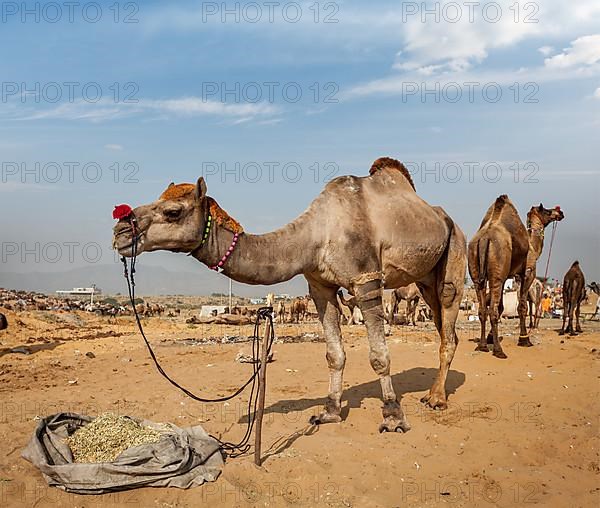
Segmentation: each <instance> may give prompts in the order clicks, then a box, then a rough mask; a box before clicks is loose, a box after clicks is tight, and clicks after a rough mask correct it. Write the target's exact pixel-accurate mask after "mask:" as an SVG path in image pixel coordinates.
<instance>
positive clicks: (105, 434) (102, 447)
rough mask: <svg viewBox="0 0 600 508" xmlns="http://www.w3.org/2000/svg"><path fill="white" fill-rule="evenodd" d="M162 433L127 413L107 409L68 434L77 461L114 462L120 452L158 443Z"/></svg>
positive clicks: (69, 443)
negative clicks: (110, 411)
mask: <svg viewBox="0 0 600 508" xmlns="http://www.w3.org/2000/svg"><path fill="white" fill-rule="evenodd" d="M160 436H161V433H160V432H158V431H156V430H153V429H150V428H149V427H145V426H143V425H140V424H139V423H137V422H136V421H135V420H132V419H131V418H129V417H127V416H117V415H114V414H112V413H105V414H102V415H100V416H98V417H97V418H95V419H94V420H93V421H92V422H90V423H88V424H87V425H86V426H85V427H81V428H80V429H77V430H76V431H75V432H74V433H73V434H72V435H71V436H69V437H68V438H67V440H66V441H67V444H68V445H69V447H70V448H71V452H72V453H73V459H74V460H75V462H112V461H114V460H115V459H116V458H117V457H118V456H119V454H120V453H121V452H123V451H124V450H127V449H128V448H131V447H132V446H139V445H142V444H148V443H156V442H158V440H159V439H160Z"/></svg>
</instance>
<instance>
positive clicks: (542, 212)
mask: <svg viewBox="0 0 600 508" xmlns="http://www.w3.org/2000/svg"><path fill="white" fill-rule="evenodd" d="M534 217H536V218H537V219H538V220H539V221H540V222H541V223H542V225H543V226H544V227H546V226H547V225H548V224H550V223H551V222H554V221H561V220H563V219H564V218H565V214H564V213H563V212H562V210H561V209H560V206H555V207H554V208H544V205H543V204H542V203H540V206H532V207H531V210H529V213H528V214H527V222H528V223H529V224H531V220H532V218H534Z"/></svg>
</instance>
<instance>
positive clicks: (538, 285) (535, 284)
mask: <svg viewBox="0 0 600 508" xmlns="http://www.w3.org/2000/svg"><path fill="white" fill-rule="evenodd" d="M543 295H544V285H543V284H542V282H541V281H540V280H539V279H533V281H532V283H531V286H530V287H529V291H528V292H527V303H528V304H529V328H537V327H538V325H539V323H540V316H541V315H542V298H543Z"/></svg>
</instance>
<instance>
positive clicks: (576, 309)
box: [558, 261, 585, 335]
mask: <svg viewBox="0 0 600 508" xmlns="http://www.w3.org/2000/svg"><path fill="white" fill-rule="evenodd" d="M562 294H563V322H562V328H561V329H560V332H558V334H559V335H564V334H565V331H566V332H569V333H570V335H577V334H578V333H582V330H581V325H580V324H579V313H580V310H581V302H582V301H583V299H584V298H585V276H584V275H583V272H582V271H581V268H580V266H579V261H575V262H574V263H573V264H572V265H571V268H569V270H568V271H567V273H566V274H565V278H564V279H563V290H562ZM573 313H575V320H576V326H575V328H573ZM567 318H568V320H569V322H568V325H567V328H566V330H565V323H566V321H567Z"/></svg>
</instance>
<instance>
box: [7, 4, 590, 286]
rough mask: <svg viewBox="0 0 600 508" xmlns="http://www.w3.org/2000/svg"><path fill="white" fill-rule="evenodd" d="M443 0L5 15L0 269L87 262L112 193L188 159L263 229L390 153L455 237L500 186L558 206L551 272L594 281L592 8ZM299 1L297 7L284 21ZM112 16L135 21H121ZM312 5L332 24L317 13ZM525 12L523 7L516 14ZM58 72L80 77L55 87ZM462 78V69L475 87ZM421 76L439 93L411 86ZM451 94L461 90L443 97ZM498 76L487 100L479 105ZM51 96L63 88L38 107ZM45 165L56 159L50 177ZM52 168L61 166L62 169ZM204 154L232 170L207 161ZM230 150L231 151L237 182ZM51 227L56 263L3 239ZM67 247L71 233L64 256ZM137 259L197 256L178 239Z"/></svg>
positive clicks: (106, 227)
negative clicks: (446, 216) (166, 250)
mask: <svg viewBox="0 0 600 508" xmlns="http://www.w3.org/2000/svg"><path fill="white" fill-rule="evenodd" d="M448 3H449V2H446V1H444V2H428V3H427V4H428V8H430V9H431V8H433V9H435V8H438V9H439V10H440V19H439V20H438V21H436V20H435V19H434V18H433V16H432V15H429V16H428V17H426V18H425V22H423V20H422V19H421V14H422V12H421V10H420V6H421V2H418V3H415V2H405V3H404V4H402V3H398V2H358V1H348V2H335V3H334V2H320V3H316V4H315V2H298V3H296V4H294V5H289V4H292V2H280V7H275V8H274V12H273V16H274V20H273V22H272V23H271V22H269V20H268V7H267V6H265V4H264V3H261V2H256V3H254V5H256V4H258V5H259V6H261V8H262V15H261V16H260V20H259V21H258V22H256V23H251V22H250V18H253V17H255V16H256V15H257V11H256V10H254V11H253V10H252V8H253V7H252V5H249V4H251V3H249V2H239V4H240V7H239V11H238V12H239V17H240V19H239V22H235V20H234V19H233V15H232V14H230V15H228V17H226V19H225V22H222V20H221V5H222V4H221V2H217V3H210V2H209V3H205V6H204V9H205V12H204V19H203V11H202V4H201V3H200V2H169V3H166V2H144V3H141V4H135V3H127V2H122V3H119V4H118V6H119V22H115V20H114V15H115V11H114V8H113V9H112V10H111V9H110V6H111V5H114V4H115V2H114V1H111V2H100V3H99V4H100V5H101V6H102V16H101V19H99V21H98V22H96V23H92V22H90V21H89V20H88V21H86V19H85V17H84V15H83V13H82V12H81V9H80V8H76V9H75V11H74V21H73V23H70V22H69V21H68V12H67V8H66V7H64V5H63V12H62V15H61V16H60V19H58V21H57V22H56V23H50V22H48V18H53V17H56V16H57V13H56V12H55V11H51V10H50V7H47V9H48V10H47V11H46V12H42V11H40V13H39V14H40V19H39V22H36V20H35V19H34V15H32V14H29V15H26V16H25V19H24V20H23V19H22V16H23V13H22V12H20V11H19V12H16V13H14V14H13V13H11V12H3V13H2V14H3V15H4V16H3V18H2V19H0V48H1V49H0V52H1V58H0V76H2V80H1V81H2V92H3V95H2V100H1V102H0V154H2V155H1V160H2V164H3V166H2V175H1V179H0V199H1V204H0V207H1V208H0V211H1V212H2V213H1V214H0V227H1V228H2V229H1V230H2V234H3V242H4V243H3V256H2V257H3V259H2V269H1V270H2V271H11V272H26V271H32V270H39V271H55V270H65V269H68V268H69V267H70V266H85V264H86V263H88V262H89V256H88V259H86V257H85V256H83V254H82V253H81V252H80V251H78V250H77V249H80V248H82V247H81V246H83V245H86V244H89V243H97V244H98V245H100V246H101V248H102V258H101V260H99V261H94V262H107V263H110V262H113V256H112V254H111V253H110V234H111V227H112V219H111V215H110V214H111V210H112V207H113V205H114V204H117V203H121V202H128V203H131V204H132V205H137V204H141V203H144V202H148V201H150V200H153V199H155V198H156V197H157V196H158V195H159V193H160V192H161V190H162V189H163V188H164V187H165V186H166V185H167V184H168V183H169V182H170V181H172V180H174V181H195V179H196V178H197V177H198V176H200V175H201V174H202V173H203V171H204V172H205V174H206V176H207V182H208V188H209V194H211V195H213V196H214V197H215V198H217V199H218V201H219V202H220V203H221V204H222V206H223V207H224V208H226V209H227V210H228V211H229V212H230V213H231V214H232V215H234V216H235V217H236V218H238V219H239V220H240V221H241V222H242V224H244V225H245V227H246V229H247V230H249V231H251V232H264V231H268V230H271V229H273V228H276V227H278V226H280V225H282V224H284V223H286V222H288V221H289V220H291V219H293V218H294V217H295V216H297V215H298V214H299V213H301V212H302V211H303V210H304V209H305V208H306V207H307V206H308V204H309V203H310V201H311V200H312V199H313V198H314V197H315V196H316V195H317V194H318V192H319V191H320V189H321V188H322V187H323V184H324V181H326V179H327V178H328V177H330V176H331V175H333V174H337V175H341V174H347V173H352V174H359V175H362V174H366V172H367V171H368V168H369V167H370V163H371V162H372V161H373V160H374V159H376V158H377V157H380V156H383V155H387V156H392V157H395V158H398V159H400V160H402V161H404V162H405V163H409V162H410V163H412V165H411V167H412V168H413V169H414V168H422V169H423V168H424V169H426V170H427V171H428V172H427V173H426V174H423V172H419V173H416V174H415V175H414V178H415V182H416V185H417V190H418V192H419V194H420V195H421V196H423V197H424V198H425V199H426V200H427V201H429V202H430V203H432V204H439V205H442V206H443V207H444V208H446V210H447V211H448V212H449V213H450V214H451V215H452V216H453V218H454V219H455V220H456V221H457V222H458V223H459V224H460V225H461V226H462V227H463V229H464V230H465V232H466V233H467V235H468V236H470V235H472V234H473V233H474V231H475V230H476V228H477V226H478V224H479V222H480V220H481V217H482V216H483V214H484V212H485V210H486V208H487V207H488V206H489V204H490V203H491V202H492V201H493V200H494V198H495V197H496V196H498V195H499V194H503V193H507V194H509V196H510V197H511V198H512V199H513V201H514V202H515V204H516V205H517V207H518V209H519V211H520V212H521V214H522V215H523V216H524V215H525V213H526V212H527V210H528V209H529V207H530V206H532V205H533V204H538V203H539V202H540V201H541V202H543V203H544V205H546V206H554V205H556V204H559V205H561V207H562V208H563V210H564V212H565V215H566V219H565V220H564V221H563V222H562V223H561V224H560V226H559V228H558V233H557V234H558V237H557V243H556V246H555V248H554V251H553V259H552V263H551V270H550V272H551V275H552V276H555V277H557V276H558V277H561V278H562V274H563V273H564V272H565V271H566V270H567V268H568V266H569V265H570V263H571V262H572V261H573V260H574V259H579V260H580V261H581V263H582V267H583V269H584V271H585V272H586V274H587V276H588V278H590V279H596V280H597V279H600V266H599V261H598V251H599V248H600V240H599V237H598V222H599V219H600V212H599V209H598V196H599V195H600V166H599V162H598V161H599V159H600V158H599V156H600V149H599V146H598V140H599V139H600V5H599V4H598V2H597V1H593V0H589V1H588V0H581V1H578V2H564V1H559V0H552V1H540V2H536V3H533V2H531V3H529V4H527V2H522V3H517V5H518V8H519V12H518V13H519V21H518V22H517V21H515V8H514V7H513V10H511V9H510V6H511V5H512V6H514V5H515V2H514V1H512V0H511V1H510V2H503V1H501V2H498V3H497V4H498V5H500V6H501V8H502V13H501V15H500V16H499V17H498V18H497V20H496V21H495V22H491V21H489V19H491V18H493V17H495V16H496V14H497V13H495V12H494V11H492V10H488V11H486V16H487V18H489V19H487V20H486V18H485V17H484V13H483V10H482V9H483V8H484V7H483V6H484V5H485V4H487V3H489V2H481V6H482V7H481V8H475V10H474V13H473V14H474V20H473V22H470V21H469V19H468V10H467V9H468V8H467V6H465V5H464V4H463V3H461V2H455V4H458V5H459V6H461V7H462V9H463V10H462V13H461V15H460V17H459V19H458V21H457V22H450V20H449V19H448V18H449V17H451V16H454V15H455V14H456V12H452V11H450V10H449V9H450V7H449V6H448V5H447V4H448ZM5 4H6V3H5ZM26 4H27V5H29V6H30V7H31V8H34V7H33V6H34V3H33V2H32V3H30V4H29V3H27V2H26ZM58 4H59V5H61V2H58ZM15 5H17V7H19V6H20V2H18V3H16V4H15ZM43 5H45V3H44V2H42V3H41V6H43ZM82 5H83V4H82ZM228 5H229V8H231V9H235V6H234V3H229V4H228ZM296 5H299V6H300V7H301V8H302V13H301V14H300V17H299V19H298V21H297V22H295V23H292V22H291V21H290V19H294V18H295V17H298V16H297V15H298V11H297V10H296V7H295V6H296ZM311 6H313V8H312V10H311ZM315 6H318V12H319V22H315V17H314V16H315V9H316V8H317V7H315ZM213 8H215V9H217V12H216V13H215V14H210V11H209V12H207V11H206V9H213ZM283 8H285V9H287V11H286V13H287V16H288V19H287V20H286V19H285V16H284V14H283ZM414 8H416V9H417V10H418V11H419V12H417V13H416V14H411V12H413V11H412V9H414ZM3 9H6V7H3ZM486 9H491V7H489V8H487V7H486ZM444 13H445V14H446V16H444ZM96 14H97V13H95V12H93V11H88V12H87V13H86V15H87V17H88V19H91V18H93V17H94V16H96ZM127 14H130V15H131V16H132V20H137V22H136V23H124V22H123V17H124V16H125V15H127ZM403 14H404V19H403ZM327 15H328V16H329V17H330V18H329V21H337V22H329V23H325V22H324V17H325V16H327ZM527 15H528V16H529V17H530V19H529V21H537V22H527V23H526V22H525V21H524V18H525V16H527ZM71 82H72V83H77V85H65V83H71ZM36 83H39V85H36ZM115 83H117V84H118V85H117V86H116V87H115V86H114V84H115ZM236 83H238V85H237V86H239V90H240V94H239V96H238V97H235V96H234V94H229V95H227V96H225V97H224V99H225V100H222V99H223V97H221V93H220V92H222V91H223V90H224V89H229V90H231V89H234V87H235V86H236ZM265 83H273V84H272V85H268V84H265ZM467 83H477V85H472V86H473V87H474V90H475V92H474V96H473V100H469V97H468V93H469V88H468V86H467V85H466V84H467ZM514 83H518V85H517V86H515V85H514ZM315 84H316V85H315ZM436 84H437V85H436ZM15 86H16V87H17V89H16V90H15ZM36 86H39V88H38V89H36ZM98 86H99V87H100V88H101V94H100V96H99V97H98V100H97V101H96V102H93V101H95V100H96V95H97V93H96V92H97V91H98V90H99V88H98ZM436 86H439V92H437V93H430V94H429V95H426V96H425V97H424V98H422V97H421V92H422V91H423V90H425V89H427V90H436V88H435V87H436ZM484 86H487V88H486V90H487V91H488V92H489V94H488V95H487V100H486V96H484V95H483V94H482V89H483V87H484ZM69 87H72V88H71V89H72V90H74V93H73V96H72V98H70V97H69ZM84 87H86V95H84V93H83V91H82V90H83V88H84ZM111 87H112V88H111ZM269 87H271V88H269ZM415 87H416V91H415ZM284 88H285V89H286V90H287V92H289V93H288V95H287V97H288V99H293V94H292V92H294V93H295V92H296V91H297V90H300V91H301V93H302V97H301V98H300V99H299V100H298V101H297V102H292V101H291V100H286V97H285V96H284V93H283V89H284ZM23 89H25V90H34V92H33V93H29V94H27V93H23ZM269 89H271V90H274V95H273V100H270V98H269ZM317 89H318V91H319V95H318V98H316V97H315V90H317ZM115 90H118V96H115ZM242 90H245V92H246V94H245V95H244V94H242ZM457 90H459V91H460V93H461V94H462V98H461V99H460V100H457V101H456V102H452V101H453V100H454V99H455V97H456V92H457ZM497 90H500V91H501V93H502V98H501V99H500V100H498V102H491V100H492V99H493V95H494V93H496V92H497ZM57 91H58V92H60V94H61V99H60V100H56V102H52V101H53V100H54V98H55V97H56V94H57ZM517 91H518V99H517V100H515V94H516V93H517ZM38 92H39V93H38ZM492 92H493V93H492ZM257 93H260V96H261V98H260V99H258V100H255V98H256V95H257ZM127 94H130V96H129V97H130V99H134V100H137V102H127V101H126V100H125V99H126V97H127ZM326 97H329V99H330V100H331V99H333V101H330V102H326V100H325V98H326ZM71 99H72V100H71ZM315 99H316V100H315ZM49 162H50V163H56V164H58V166H59V167H61V169H62V175H61V176H60V177H56V178H55V176H57V173H56V171H55V170H53V169H52V168H53V167H55V166H47V165H48V163H49ZM36 163H39V165H40V168H43V167H45V166H46V169H45V170H44V169H39V170H38V169H36ZM65 163H73V164H75V166H71V167H74V168H75V169H74V173H73V175H72V176H73V177H72V178H71V177H70V175H68V169H67V168H68V166H67V165H66V164H65ZM90 163H92V165H91V166H87V168H88V169H87V170H88V171H92V173H89V172H88V173H86V176H85V178H84V175H83V173H82V169H81V168H82V167H83V166H84V165H86V164H88V165H89V164H90ZM127 163H133V164H135V166H132V165H129V166H125V164H127ZM214 163H216V164H218V165H223V166H222V167H225V168H226V169H227V170H228V171H229V172H227V173H218V174H213V173H212V172H211V171H210V170H209V169H210V168H213V167H214ZM236 163H238V164H239V165H240V166H241V167H244V165H246V166H245V168H246V171H245V172H243V173H242V174H241V176H240V177H239V178H236V176H235V171H236ZM248 163H251V164H250V165H247V164H248ZM436 163H437V164H438V165H439V167H440V168H441V169H440V171H441V172H437V175H440V177H439V178H437V177H436ZM76 164H78V165H76ZM115 164H118V165H119V168H120V172H119V176H118V178H117V181H116V182H115V167H116V166H115ZM269 164H271V167H273V168H275V169H274V170H273V178H269V170H268V167H269ZM327 164H329V165H327ZM256 165H258V167H260V168H261V170H262V176H261V177H260V178H255V177H256V172H255V168H256V167H257V166H256ZM285 165H287V166H286V167H287V171H288V172H287V173H285V175H284V173H283V170H282V168H283V167H284V166H285ZM316 165H318V168H319V171H318V177H317V178H316V179H315V175H316V171H315V168H316V167H317V166H316ZM484 166H485V167H486V168H487V169H486V170H485V171H487V172H485V173H484V170H483V169H482V168H483V167H484ZM98 167H99V168H100V169H101V175H100V177H99V178H98V179H97V180H98V181H93V180H95V179H96V177H95V175H97V173H94V172H93V170H94V168H98ZM134 167H135V168H138V169H137V171H136V173H135V175H133V176H132V170H131V168H134ZM456 167H459V168H460V169H461V171H462V172H463V174H462V177H460V178H457V176H456V175H457V173H456ZM469 167H471V168H474V169H473V173H472V176H471V175H470V174H469V170H468V168H469ZM498 167H500V168H501V170H502V172H501V175H500V177H499V178H498V179H496V175H497V173H496V171H497V169H496V168H498ZM15 168H18V169H15ZM90 168H91V170H90ZM111 168H112V169H111ZM207 168H208V169H207ZM253 168H254V169H253ZM298 168H300V170H301V172H300V173H297V170H298ZM311 168H312V169H311ZM332 168H333V169H332ZM443 168H445V170H443ZM511 168H512V169H511ZM517 168H518V173H516V169H517ZM444 171H445V172H444ZM90 174H91V177H90ZM238 174H239V173H238ZM244 175H245V176H246V178H243V176H244ZM444 175H445V178H444V177H443V176H444ZM127 176H129V177H130V179H133V180H134V182H133V183H126V182H124V181H123V180H124V179H125V178H126V177H127ZM296 177H298V178H296ZM516 177H517V178H516ZM86 178H87V180H88V181H86ZM486 178H487V181H486ZM515 178H516V179H517V181H515ZM525 179H529V180H530V181H529V182H526V181H524V180H525ZM251 180H256V181H251ZM315 180H316V181H315ZM454 180H456V181H454ZM36 242H40V246H39V247H36ZM48 242H57V243H58V244H59V245H61V246H62V248H63V253H62V254H63V255H62V256H61V257H60V259H59V260H58V261H56V262H48V261H47V260H45V259H44V257H46V258H48V256H44V255H42V256H41V257H40V259H39V260H36V259H35V256H33V255H26V256H25V259H23V256H21V255H20V254H21V252H17V253H14V249H15V245H16V246H17V247H16V248H17V249H18V250H19V251H21V250H26V249H33V250H35V249H43V245H45V244H47V243H48ZM69 242H74V243H77V244H78V245H79V246H80V247H75V248H74V249H75V254H74V256H73V258H72V259H68V256H67V255H66V254H65V252H66V250H65V249H66V248H65V247H64V245H65V244H66V243H69ZM542 261H543V262H545V255H544V256H543V257H542ZM144 263H148V264H162V265H164V266H167V267H171V268H179V267H185V269H202V267H200V266H198V267H196V266H194V265H193V262H192V261H191V260H189V259H185V257H184V256H177V255H175V254H152V255H148V256H147V257H146V258H145V259H144ZM539 270H540V268H539V267H538V271H539Z"/></svg>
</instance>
